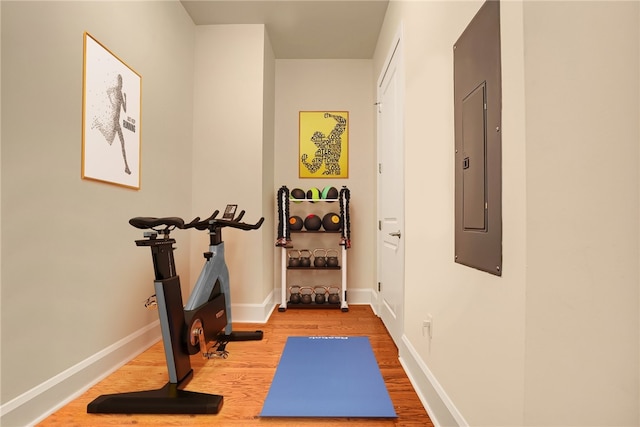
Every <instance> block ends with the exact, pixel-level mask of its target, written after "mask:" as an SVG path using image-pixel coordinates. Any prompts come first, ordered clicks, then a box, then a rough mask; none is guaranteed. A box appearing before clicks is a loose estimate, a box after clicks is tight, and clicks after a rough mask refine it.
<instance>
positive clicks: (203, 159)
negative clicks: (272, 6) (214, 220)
mask: <svg viewBox="0 0 640 427" xmlns="http://www.w3.org/2000/svg"><path fill="white" fill-rule="evenodd" d="M265 55H268V56H270V59H269V60H268V61H265ZM195 57H196V61H195V85H194V87H195V88H197V89H196V90H195V95H194V119H193V127H194V139H193V166H192V174H193V183H192V189H191V192H192V197H193V206H194V212H197V215H200V216H202V217H205V215H207V214H208V213H210V212H212V211H213V210H215V209H219V210H220V211H221V212H223V211H224V208H225V206H226V205H227V204H237V205H238V208H239V209H244V210H245V211H246V215H245V217H244V219H243V220H244V221H247V222H251V223H254V222H256V221H258V219H259V218H260V217H261V216H264V217H266V218H267V220H266V223H265V225H264V226H263V227H262V228H261V229H260V230H257V231H240V230H234V229H229V228H226V229H224V230H223V232H222V236H223V239H224V240H225V255H226V260H227V264H228V266H229V274H230V277H231V279H230V280H231V288H232V290H231V292H232V295H233V297H232V298H233V299H232V301H233V303H234V305H235V304H259V303H263V301H264V300H265V298H266V297H267V296H268V295H269V294H270V292H271V291H272V289H273V288H272V286H271V285H272V282H273V279H272V277H273V270H272V262H271V260H272V259H273V256H274V250H273V244H274V242H275V239H273V237H272V236H273V225H272V224H273V213H272V212H271V206H273V203H275V202H274V201H275V190H274V189H273V188H271V189H269V190H268V192H266V193H265V188H264V182H265V181H266V182H267V183H268V182H273V165H272V164H269V157H270V156H269V153H270V152H273V148H272V147H273V136H271V137H270V138H269V132H270V130H272V129H273V125H272V124H270V123H268V122H265V118H266V119H269V117H270V116H272V115H273V71H272V70H273V68H274V65H273V64H274V60H273V58H272V57H273V53H272V50H271V47H270V44H269V42H268V39H267V38H266V33H265V29H264V25H210V26H198V27H196V53H195ZM265 91H266V93H267V94H268V96H265ZM269 104H270V105H269ZM265 135H266V138H265ZM271 135H273V133H271ZM265 153H266V154H267V155H266V160H265V156H264V154H265ZM271 157H272V156H271ZM265 207H266V209H265ZM221 215H222V214H221ZM196 239H197V240H195V242H198V243H197V244H194V245H193V246H192V258H191V275H192V277H197V276H196V275H197V274H198V273H199V271H200V269H201V268H202V264H203V262H204V261H203V258H202V252H204V251H205V250H206V248H207V244H208V241H209V240H208V235H207V234H206V233H200V236H198V237H196ZM267 247H268V248H269V249H267ZM263 260H264V261H263ZM249 266H250V267H251V268H247V267H249ZM244 320H248V319H244ZM255 320H264V316H261V317H260V318H259V319H255Z"/></svg>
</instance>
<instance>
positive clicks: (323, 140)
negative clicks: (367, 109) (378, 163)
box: [298, 111, 349, 178]
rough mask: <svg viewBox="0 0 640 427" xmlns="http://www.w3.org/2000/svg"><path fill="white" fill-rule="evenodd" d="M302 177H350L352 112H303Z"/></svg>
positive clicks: (301, 130) (301, 120)
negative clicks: (350, 123) (350, 118)
mask: <svg viewBox="0 0 640 427" xmlns="http://www.w3.org/2000/svg"><path fill="white" fill-rule="evenodd" d="M299 144H300V153H299V157H298V168H299V177H300V178H348V177H349V112H348V111H300V131H299Z"/></svg>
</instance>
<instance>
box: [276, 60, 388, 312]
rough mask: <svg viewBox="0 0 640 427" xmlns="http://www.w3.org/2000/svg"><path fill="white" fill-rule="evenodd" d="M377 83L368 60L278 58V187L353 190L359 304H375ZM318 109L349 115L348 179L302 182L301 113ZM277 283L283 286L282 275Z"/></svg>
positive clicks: (352, 274) (354, 286)
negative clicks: (374, 94) (375, 132)
mask: <svg viewBox="0 0 640 427" xmlns="http://www.w3.org/2000/svg"><path fill="white" fill-rule="evenodd" d="M374 84H375V83H374V81H373V77H372V74H371V61H370V60H283V59H280V60H276V94H277V95H276V109H275V111H276V115H275V123H276V126H275V140H276V149H275V182H276V187H277V188H279V187H280V186H282V185H286V186H287V187H288V188H289V189H293V188H296V187H299V188H302V189H305V190H307V189H309V188H312V187H319V188H323V187H325V186H327V185H332V186H334V187H336V188H338V189H340V188H341V187H342V186H343V185H346V186H347V187H349V190H350V191H351V201H350V214H351V219H352V222H351V240H352V248H351V249H350V250H349V251H348V270H347V272H348V277H347V281H348V292H349V301H352V302H353V301H355V300H360V302H361V303H362V302H366V303H369V302H370V301H371V291H372V290H373V287H374V284H375V280H376V278H375V266H374V262H375V217H376V212H375V206H376V205H375V193H376V177H375V162H376V160H375V159H376V145H375V139H374V138H375V135H374V129H375V125H374V119H375V117H374V114H375V108H374V106H373V104H374V102H375V101H374V98H373V93H374ZM318 110H328V111H349V121H350V126H349V178H348V179H309V178H307V179H300V178H298V153H299V151H298V113H299V111H318ZM336 209H338V207H337V206H336ZM274 231H275V229H274ZM275 236H276V235H275V234H274V242H275ZM276 280H277V281H276V286H277V287H279V283H280V282H279V280H280V275H279V271H277V273H276ZM352 297H353V299H352Z"/></svg>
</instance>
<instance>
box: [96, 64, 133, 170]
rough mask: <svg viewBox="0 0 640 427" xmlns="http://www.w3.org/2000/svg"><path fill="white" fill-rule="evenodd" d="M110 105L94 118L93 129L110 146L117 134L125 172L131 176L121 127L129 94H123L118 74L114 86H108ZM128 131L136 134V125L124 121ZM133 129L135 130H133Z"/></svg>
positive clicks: (107, 95)
mask: <svg viewBox="0 0 640 427" xmlns="http://www.w3.org/2000/svg"><path fill="white" fill-rule="evenodd" d="M105 95H106V97H107V99H108V104H106V106H105V109H104V110H103V111H102V115H98V116H96V117H94V119H93V123H92V124H91V129H98V130H99V131H100V133H102V136H104V139H105V140H106V141H107V143H108V144H109V145H112V144H113V140H114V139H115V138H116V134H117V135H118V138H119V139H120V146H121V147H122V159H123V160H124V172H125V173H126V174H127V175H131V169H129V164H128V163H127V151H126V148H125V145H124V135H123V134H122V127H121V126H120V110H122V111H124V112H125V113H126V112H127V94H126V93H124V92H122V75H121V74H118V76H117V78H116V81H115V82H114V85H113V86H110V87H109V86H108V87H107V89H106V93H105ZM122 124H123V126H124V127H125V128H126V129H129V130H131V131H132V132H135V124H134V123H132V122H131V121H125V120H123V121H122ZM132 127H133V128H132Z"/></svg>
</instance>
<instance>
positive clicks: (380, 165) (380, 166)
mask: <svg viewBox="0 0 640 427" xmlns="http://www.w3.org/2000/svg"><path fill="white" fill-rule="evenodd" d="M378 173H382V163H378Z"/></svg>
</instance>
